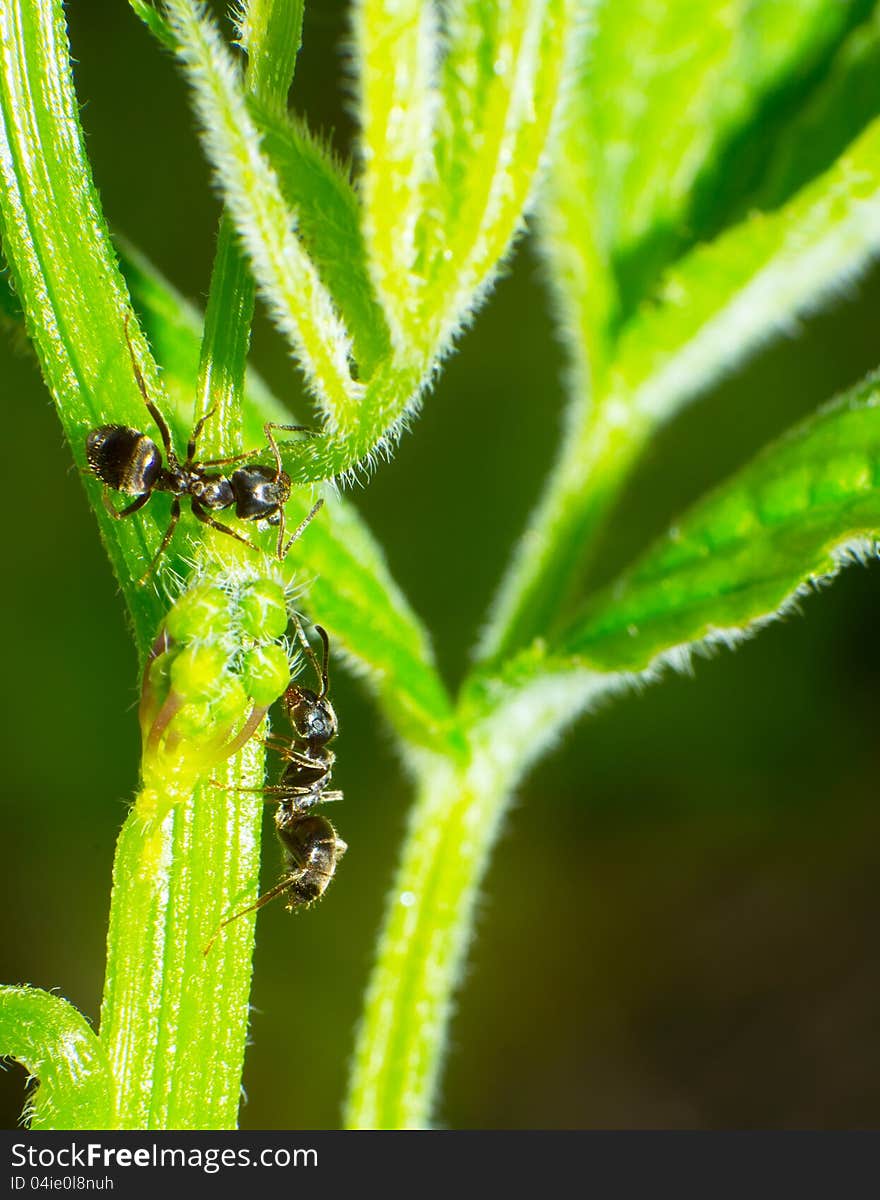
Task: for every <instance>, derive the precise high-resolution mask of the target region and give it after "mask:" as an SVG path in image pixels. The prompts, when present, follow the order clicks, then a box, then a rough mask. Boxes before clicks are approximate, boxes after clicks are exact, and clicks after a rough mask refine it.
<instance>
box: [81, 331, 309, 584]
mask: <svg viewBox="0 0 880 1200" xmlns="http://www.w3.org/2000/svg"><path fill="white" fill-rule="evenodd" d="M128 325H129V318H126V322H125V340H126V342H127V344H128V352H129V355H130V357H131V364H132V367H133V369H134V374H135V379H136V380H137V385H138V388H139V389H140V393H141V395H142V396H143V398H144V403H145V404H146V406H147V411H148V412H149V414H150V416H151V417H152V418H153V420H154V421H155V423H156V426H157V427H158V429H159V433H160V435H161V438H162V444H163V446H164V447H165V462H164V463H163V461H162V453H161V451H160V450H159V447H158V446H157V445H156V443H155V442H154V441H153V440H152V438H150V437H148V436H147V435H146V434H145V433H141V431H140V430H138V429H131V428H130V427H129V426H127V425H101V426H100V427H99V428H97V429H93V430H91V432H90V433H89V435H88V437H87V438H86V461H87V462H88V467H89V470H90V471H91V472H92V474H93V475H96V476H97V477H98V479H100V480H101V482H102V483H103V484H104V495H103V499H104V507H105V508H106V509H107V512H108V513H109V514H110V516H111V517H112V518H113V519H114V520H115V521H121V520H123V519H124V518H125V517H130V516H132V514H133V513H136V512H138V511H139V510H140V509H142V508H143V507H144V505H145V504H147V503H148V502H149V501H150V499H151V497H152V496H153V495H154V494H155V493H156V492H170V493H171V495H172V496H173V497H174V498H173V500H172V501H171V519H170V521H169V524H168V528H167V529H166V530H165V535H164V537H163V538H162V541H161V543H160V545H159V549H158V550H157V551H156V553H155V555H154V556H153V559H152V561H151V562H150V565H149V567H148V568H147V570H146V571H145V572H144V574H143V575H142V576H141V577H140V579H139V580H138V583H140V584H144V583H146V582H147V580H148V579H149V578H150V576H151V575H152V574H153V572H154V571H155V569H156V567H157V566H158V564H159V560H160V559H161V558H162V555H163V554H164V553H165V551H166V550H167V549H168V544H169V542H170V541H171V538H172V536H173V535H174V530H175V528H176V526H177V522H178V520H179V519H180V499H181V497H182V496H188V497H189V502H190V508H191V510H192V514H193V516H194V517H196V518H197V520H199V521H201V522H202V524H203V525H210V527H211V528H212V529H217V530H219V531H220V533H225V534H228V536H229V537H233V538H235V540H236V541H238V542H243V543H244V545H245V546H250V548H251V549H252V550H258V547H257V546H256V545H254V543H253V542H252V541H251V540H250V539H249V538H246V537H244V536H243V535H242V534H240V533H238V532H236V530H234V529H231V528H230V527H229V526H228V525H224V524H222V523H221V522H220V521H218V520H216V519H215V518H214V517H213V516H211V513H212V512H214V511H218V510H221V509H225V508H231V507H232V506H233V504H234V505H235V515H236V517H238V518H239V519H240V520H242V521H261V520H262V521H265V522H266V523H267V524H268V525H277V527H278V543H277V546H276V551H275V552H276V556H277V557H278V559H279V560H280V559H283V558H284V557H285V555H286V554H287V552H288V550H289V549H290V547H291V546H292V545H293V543H294V542H295V541H297V539H298V538H299V537H301V536H302V533H303V531H304V530H305V528H306V526H307V525H308V524H309V522H310V521H311V520H312V518H313V517H314V516H315V514H316V513H317V512H318V510H319V509H320V507H321V505H322V504H323V503H324V502H323V500H318V502H317V503H316V504H315V505H314V506H313V508H312V510H311V512H309V513H308V515H307V516H306V517H305V518H304V519H303V520H302V521H301V522H300V523H299V525H298V526H297V528H296V529H295V530H294V532H293V534H292V535H291V537H290V538H288V539H287V541H286V542H285V534H286V524H285V515H284V505H285V504H286V503H287V500H288V498H289V497H290V488H291V483H290V476H289V475H288V474H287V472H286V471H285V470H284V468H283V465H282V462H281V451H280V449H279V447H278V443H277V441H276V440H275V436H274V434H273V430H275V429H283V430H286V431H289V432H291V433H312V432H313V430H311V429H309V428H308V427H307V426H305V425H279V424H278V423H277V422H274V421H270V422H268V423H267V424H266V425H265V426H264V427H263V428H264V431H265V434H266V440H267V441H268V443H269V446H270V447H271V450H272V453H273V455H274V457H275V466H274V467H270V466H266V465H264V464H262V463H252V464H250V465H249V466H246V467H239V468H238V469H237V470H235V471H233V473H232V475H231V477H228V476H227V475H225V474H223V473H221V472H219V471H212V470H210V469H209V468H212V467H226V466H231V465H232V463H237V462H243V461H244V460H246V459H248V458H253V456H254V455H255V454H258V453H259V451H258V450H252V451H249V452H248V453H245V454H233V455H230V456H228V457H226V458H211V459H206V460H204V461H201V462H200V461H198V460H197V459H196V447H197V445H198V440H199V436H200V434H201V432H202V430H203V429H204V427H205V424H206V423H207V422H208V421H209V420H210V419H211V417H212V416H213V415H214V413H215V412H216V411H217V410H216V408H212V409H211V411H210V412H208V413H206V414H205V416H203V417H202V418H201V419H200V420H199V421H198V422H197V423H196V426H195V428H194V429H193V431H192V434H191V436H190V439H189V441H188V443H187V447H186V459H185V460H184V461H183V462H181V461H180V459H179V458H178V457H177V454H176V452H175V449H174V444H173V442H172V440H171V431H170V430H169V428H168V424H167V422H166V421H165V418H164V417H163V416H162V414H161V412H160V411H159V409H158V408H157V407H156V405H155V404H153V402H152V401H151V400H150V398H149V396H148V395H147V388H146V383H145V382H144V377H143V375H142V374H141V369H140V367H139V365H138V362H137V359H136V358H135V353H134V347H133V346H132V344H131V338H130V337H129V332H128ZM108 488H113V489H114V490H115V491H118V492H124V493H126V494H127V495H129V496H135V497H136V499H135V500H133V501H132V503H131V504H128V505H126V507H125V508H122V509H117V508H115V507H114V506H113V504H112V503H111V501H110V497H109V495H108V493H107V489H108Z"/></svg>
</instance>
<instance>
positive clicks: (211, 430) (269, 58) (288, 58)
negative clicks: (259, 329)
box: [193, 0, 303, 458]
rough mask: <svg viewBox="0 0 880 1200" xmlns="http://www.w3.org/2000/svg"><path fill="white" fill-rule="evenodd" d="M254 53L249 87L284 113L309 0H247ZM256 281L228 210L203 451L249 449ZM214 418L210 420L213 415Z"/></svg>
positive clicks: (212, 307) (202, 368) (198, 416)
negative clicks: (245, 416)
mask: <svg viewBox="0 0 880 1200" xmlns="http://www.w3.org/2000/svg"><path fill="white" fill-rule="evenodd" d="M236 16H237V28H238V33H239V40H240V43H241V45H242V46H243V47H244V49H245V51H246V53H247V56H248V63H247V71H246V73H245V88H246V90H247V93H248V95H249V96H250V97H251V98H253V99H254V100H257V99H259V101H261V102H262V103H263V104H264V105H265V107H266V110H267V112H272V113H279V114H283V113H284V112H286V110H287V94H288V92H289V91H290V86H291V83H292V82H293V73H294V70H295V69H296V57H297V54H298V52H299V47H300V43H301V42H302V18H303V6H302V2H301V0H246V2H245V3H243V4H242V6H241V7H240V8H239V9H238V11H237V14H236ZM255 295H256V289H255V285H254V280H253V276H252V275H251V273H250V271H249V269H248V266H247V263H246V262H245V257H244V252H243V249H242V248H241V247H240V246H239V244H238V238H237V236H236V232H235V225H234V222H233V221H232V219H231V217H230V216H229V214H228V213H226V212H224V213H223V216H222V217H221V219H220V228H219V231H218V234H217V251H216V254H215V255H214V268H213V271H212V272H211V286H210V289H209V292H208V303H207V306H206V308H205V332H204V334H203V336H202V351H201V359H200V362H199V378H198V385H197V389H196V403H195V412H194V414H193V423H194V425H195V423H196V422H197V421H201V420H203V419H204V420H205V422H206V424H205V427H204V430H203V439H202V449H201V453H202V456H203V457H205V458H219V457H224V456H227V455H230V454H237V453H240V451H241V450H242V428H241V391H242V385H243V383H244V374H245V366H246V363H247V355H248V350H249V348H250V338H251V323H252V321H253V316H254V300H255ZM209 414H211V420H210V421H208V420H207V418H208V415H209Z"/></svg>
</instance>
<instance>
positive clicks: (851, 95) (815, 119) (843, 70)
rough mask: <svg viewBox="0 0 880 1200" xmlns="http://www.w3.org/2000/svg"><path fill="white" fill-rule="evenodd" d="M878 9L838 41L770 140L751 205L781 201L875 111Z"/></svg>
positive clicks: (879, 65) (879, 66)
mask: <svg viewBox="0 0 880 1200" xmlns="http://www.w3.org/2000/svg"><path fill="white" fill-rule="evenodd" d="M878 70H880V8H876V9H875V10H874V12H873V13H872V14H871V18H870V20H868V21H866V22H865V24H864V25H860V26H858V27H857V28H856V29H854V30H853V32H852V33H851V34H850V35H849V37H848V38H847V39H846V41H845V42H844V43H843V44H842V46H841V47H840V49H839V50H838V52H837V54H836V55H835V56H834V59H833V60H832V61H831V63H830V64H829V66H828V69H827V71H826V73H825V74H824V75H823V77H822V79H821V80H820V82H819V84H818V85H817V87H816V88H815V89H814V91H813V93H812V94H811V95H810V97H809V100H808V102H807V103H806V104H804V105H803V106H802V107H800V108H799V109H798V110H797V112H796V114H795V115H794V116H793V117H792V118H791V119H790V121H789V122H788V123H787V125H786V127H785V128H784V130H783V131H782V132H781V134H780V135H779V136H778V137H776V138H775V139H773V156H772V160H771V162H770V163H769V166H768V168H767V170H766V171H765V172H764V175H763V178H762V179H761V182H760V184H759V185H758V186H757V187H756V188H755V189H754V190H753V192H752V194H751V197H750V200H751V203H752V205H754V206H757V207H758V208H761V209H770V208H775V207H776V206H778V205H779V204H782V203H784V202H785V201H786V200H787V199H788V198H789V197H790V196H792V195H793V194H794V193H795V192H796V191H797V190H798V189H799V188H801V187H803V186H804V185H805V184H807V183H808V182H809V180H810V179H812V178H813V177H814V176H816V175H819V174H821V173H822V171H824V170H826V169H827V167H828V165H829V164H830V163H832V162H833V161H834V159H835V158H836V157H837V156H838V155H839V154H841V153H842V152H843V151H844V150H845V148H846V146H847V145H848V144H849V142H851V141H852V140H853V139H854V138H855V137H856V136H857V135H858V133H860V132H861V130H862V129H863V128H864V127H865V126H866V125H867V124H869V122H870V121H871V120H873V118H874V117H876V116H877V113H878V109H880V97H878V95H877V88H876V86H875V85H876V80H877V72H878Z"/></svg>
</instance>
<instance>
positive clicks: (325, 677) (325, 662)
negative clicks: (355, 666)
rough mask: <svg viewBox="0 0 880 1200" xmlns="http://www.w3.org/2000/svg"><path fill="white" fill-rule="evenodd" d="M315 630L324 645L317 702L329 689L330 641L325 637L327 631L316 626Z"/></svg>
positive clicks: (321, 626) (320, 626)
mask: <svg viewBox="0 0 880 1200" xmlns="http://www.w3.org/2000/svg"><path fill="white" fill-rule="evenodd" d="M315 629H316V630H317V632H318V636H319V637H320V639H321V641H322V642H323V643H324V653H323V655H322V657H321V694H320V696H319V697H318V699H319V700H323V699H324V698H325V697H326V695H327V692H328V690H329V687H330V639H329V638H328V637H327V630H326V629H325V628H324V627H323V625H316V626H315Z"/></svg>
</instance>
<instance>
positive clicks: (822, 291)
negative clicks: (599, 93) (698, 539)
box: [483, 121, 880, 655]
mask: <svg viewBox="0 0 880 1200" xmlns="http://www.w3.org/2000/svg"><path fill="white" fill-rule="evenodd" d="M561 228H562V227H561V226H559V227H557V229H558V230H559V229H561ZM569 229H570V227H569ZM569 249H570V251H571V254H572V257H573V258H574V257H575V256H576V255H577V253H578V252H577V242H576V241H574V242H572V243H571V245H570V246H569ZM563 250H564V247H563V243H562V241H561V240H560V242H559V245H558V246H557V252H556V253H557V257H558V256H559V255H561V254H562V253H563ZM878 250H880V121H875V122H873V123H872V124H871V125H870V126H869V127H868V128H867V129H866V130H865V132H864V133H863V134H862V135H861V136H860V137H859V138H858V139H857V140H856V141H855V142H854V143H853V144H852V146H850V147H849V149H848V150H847V152H846V154H844V155H843V156H842V157H841V158H840V159H839V160H838V161H837V162H836V163H835V165H834V166H833V167H832V168H831V170H829V171H828V172H826V174H825V175H823V176H821V177H820V178H819V179H817V180H815V181H814V182H812V183H811V184H810V185H809V186H808V187H806V188H804V189H803V190H802V191H801V192H799V193H798V194H797V195H796V196H795V197H794V198H793V199H792V200H791V201H789V203H788V204H786V205H784V206H783V207H782V208H780V209H779V210H777V211H776V212H772V213H768V214H760V213H755V214H753V215H752V216H751V217H750V218H749V219H748V220H747V221H744V222H743V223H742V224H741V225H738V226H736V227H735V228H733V229H731V230H730V231H729V232H728V233H726V234H724V235H723V236H721V237H720V238H719V239H718V240H717V241H715V242H712V243H709V244H707V245H705V246H701V247H698V248H697V249H696V250H693V251H692V252H691V253H690V254H689V255H687V256H686V257H685V258H684V259H683V260H682V262H681V263H680V264H679V265H678V266H677V267H676V268H674V269H673V270H670V271H669V272H668V273H667V275H666V276H665V278H664V280H663V284H662V288H661V290H660V292H659V293H658V296H657V298H656V299H655V300H654V301H652V302H651V303H646V304H644V305H643V306H642V308H641V309H640V311H639V313H638V314H637V315H636V317H635V318H634V319H633V320H632V322H630V324H629V325H628V326H627V327H626V330H625V331H624V333H623V335H622V336H621V338H620V341H619V343H618V346H617V352H616V357H615V359H614V361H613V362H612V363H611V365H609V366H608V367H607V369H606V370H605V371H604V372H603V373H602V374H601V375H600V377H599V378H598V379H597V380H595V381H594V394H593V396H592V398H590V399H588V395H587V391H586V383H585V380H584V377H583V372H584V369H585V364H584V351H583V344H582V343H578V342H577V337H578V334H579V333H580V332H581V331H582V330H583V327H584V324H585V322H586V321H588V320H589V317H587V316H585V315H584V311H583V310H582V309H581V308H580V306H579V300H580V297H581V295H582V292H581V291H580V285H581V283H585V276H584V273H583V272H582V271H581V269H580V266H578V267H576V268H572V269H571V270H570V271H569V272H568V274H567V275H566V276H565V285H564V286H566V285H567V284H568V283H569V282H570V283H571V284H572V288H571V291H570V292H569V300H570V307H569V308H568V310H567V313H566V316H567V324H568V327H569V329H570V330H571V331H572V335H573V338H574V339H575V347H576V349H575V354H576V356H577V358H576V362H577V363H579V364H580V365H581V370H578V371H576V373H575V380H576V387H579V388H580V389H581V390H580V391H577V392H576V394H575V397H574V402H573V406H572V409H571V412H570V415H569V429H568V437H567V441H566V443H565V446H564V448H563V451H562V454H561V455H560V459H559V461H558V463H557V467H556V470H555V472H554V475H553V476H552V477H551V480H550V484H549V487H548V489H547V491H546V493H545V496H544V498H543V500H542V502H541V504H540V506H539V508H538V510H537V512H536V514H535V516H534V517H533V519H532V523H531V528H530V531H529V533H528V534H527V535H526V538H525V539H524V541H523V543H522V548H521V551H520V554H519V557H518V560H517V561H516V563H515V564H514V567H513V569H512V571H511V572H510V574H509V575H508V578H507V580H506V581H505V584H504V587H503V589H502V592H501V594H500V597H499V600H498V603H497V606H496V610H495V615H494V618H493V621H492V623H491V625H490V627H489V630H488V632H487V635H486V637H485V639H484V643H483V651H484V654H486V655H490V654H497V653H499V651H500V650H502V649H503V648H505V647H508V648H509V647H511V646H513V645H514V644H519V645H522V644H523V643H525V642H526V641H528V640H529V639H530V638H531V637H533V636H535V635H536V634H537V633H539V632H541V631H543V630H546V629H547V628H548V626H549V625H550V624H551V623H552V622H553V620H554V619H555V618H556V616H557V614H558V612H559V609H560V604H561V602H562V600H563V599H564V598H567V597H569V596H570V595H571V592H572V588H573V584H574V582H575V581H576V579H577V577H578V573H579V571H580V570H581V569H582V564H583V562H584V560H585V559H586V558H587V557H588V555H589V552H590V550H591V549H592V547H593V546H594V539H595V535H596V532H597V531H598V529H599V528H600V526H601V523H602V520H603V519H604V517H605V515H606V513H607V511H608V509H609V508H610V506H611V504H612V503H613V502H614V500H615V499H616V497H617V495H618V493H619V490H620V488H621V486H622V484H623V481H624V480H625V478H626V477H627V474H628V473H629V471H630V469H631V467H632V465H633V463H634V461H635V460H636V458H637V457H638V455H639V453H640V452H641V450H642V449H643V447H644V446H645V444H646V442H647V441H648V440H649V438H650V436H651V434H652V433H653V431H654V430H655V429H656V428H657V426H658V425H660V424H661V423H662V422H664V421H666V420H668V419H669V418H670V417H671V416H672V415H673V414H674V413H675V412H676V411H677V410H678V409H679V408H680V407H681V406H682V405H683V404H685V403H686V402H687V401H689V400H692V399H693V398H694V397H695V396H696V395H697V394H699V393H700V392H703V391H705V390H706V389H707V388H708V387H709V386H710V385H711V384H712V383H714V382H715V381H716V380H717V379H718V378H719V377H720V376H722V375H723V374H724V373H725V372H726V371H729V370H731V369H732V368H733V367H734V366H735V365H736V364H737V362H738V361H739V360H741V359H743V358H745V357H746V356H747V355H748V354H749V353H752V352H754V350H755V349H756V348H757V347H758V346H760V345H761V344H762V343H763V342H765V341H767V340H768V339H769V338H771V337H773V336H774V335H777V336H778V335H780V334H783V333H785V332H787V331H788V330H789V329H790V328H791V327H792V325H793V324H794V323H795V322H796V321H797V319H798V318H799V317H801V316H803V315H805V314H807V313H809V312H812V311H814V310H815V309H816V308H818V307H820V306H821V305H822V304H823V303H826V302H827V301H829V300H831V299H833V297H834V296H835V295H836V293H837V291H838V290H839V289H840V287H841V286H843V285H845V284H848V283H849V282H850V281H851V280H852V278H853V277H854V276H856V275H857V274H859V273H860V272H862V271H864V270H865V269H866V267H867V265H868V264H869V263H870V261H871V258H872V257H873V256H874V255H876V254H877V252H878ZM582 261H583V260H582Z"/></svg>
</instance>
